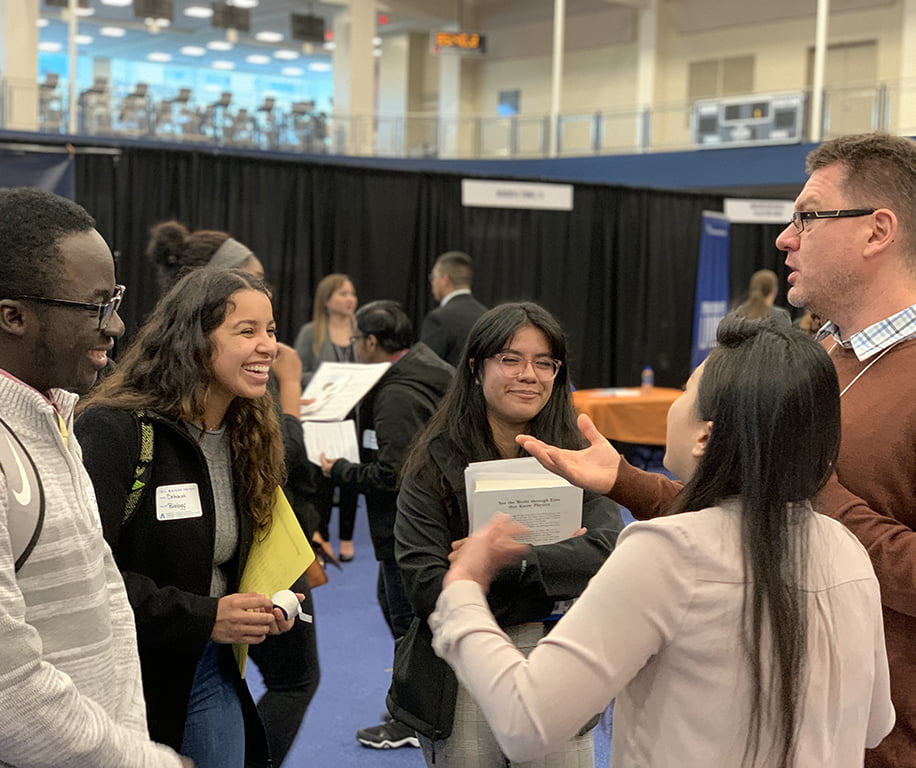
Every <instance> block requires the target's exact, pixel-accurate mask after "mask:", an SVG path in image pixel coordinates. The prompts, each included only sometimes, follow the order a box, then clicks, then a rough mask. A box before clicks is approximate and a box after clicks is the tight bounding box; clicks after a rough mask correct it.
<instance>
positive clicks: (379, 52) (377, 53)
mask: <svg viewBox="0 0 916 768" xmlns="http://www.w3.org/2000/svg"><path fill="white" fill-rule="evenodd" d="M372 55H373V56H375V58H378V57H379V56H381V55H382V49H381V48H376V49H375V50H374V51H372Z"/></svg>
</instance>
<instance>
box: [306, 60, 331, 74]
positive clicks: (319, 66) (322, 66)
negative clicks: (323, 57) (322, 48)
mask: <svg viewBox="0 0 916 768" xmlns="http://www.w3.org/2000/svg"><path fill="white" fill-rule="evenodd" d="M330 71H331V65H330V64H328V63H327V62H326V61H313V62H312V63H311V64H309V72H330Z"/></svg>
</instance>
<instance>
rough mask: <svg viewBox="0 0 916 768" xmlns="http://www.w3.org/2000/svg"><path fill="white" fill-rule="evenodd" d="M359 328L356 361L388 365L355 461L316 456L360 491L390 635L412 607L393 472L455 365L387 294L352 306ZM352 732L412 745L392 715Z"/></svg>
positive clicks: (401, 627)
mask: <svg viewBox="0 0 916 768" xmlns="http://www.w3.org/2000/svg"><path fill="white" fill-rule="evenodd" d="M356 327H357V329H358V332H357V334H356V335H354V336H353V338H352V339H351V340H350V342H351V344H352V345H353V349H354V350H355V351H356V359H357V360H358V361H359V362H361V363H390V364H391V367H390V368H389V369H388V370H387V371H386V372H385V375H384V376H382V378H380V379H379V381H378V383H377V384H376V385H375V386H374V387H373V388H372V390H371V391H370V392H369V393H368V394H367V395H366V396H365V397H364V398H363V400H362V401H361V402H360V404H359V409H358V411H357V423H358V424H359V438H360V440H359V442H360V459H361V461H360V463H359V464H354V463H352V462H349V461H347V460H346V459H331V458H327V457H325V456H324V455H322V457H321V469H322V471H323V472H324V474H325V475H326V476H327V477H330V478H331V479H332V480H334V481H335V482H336V483H337V484H339V485H345V484H349V485H352V486H353V487H355V488H356V489H357V490H358V491H360V492H361V493H364V494H365V496H366V515H367V517H368V518H369V533H370V534H371V536H372V546H373V548H374V549H375V558H376V560H378V566H379V568H378V589H377V597H378V602H379V605H380V606H381V609H382V614H383V615H384V617H385V622H386V623H387V624H388V628H389V629H390V630H391V634H392V636H393V637H394V639H395V640H397V639H398V638H399V637H401V636H402V635H404V634H405V633H406V632H407V630H408V629H409V628H410V622H411V621H412V620H413V611H412V610H411V607H410V602H409V601H408V599H407V593H406V592H405V590H404V584H403V582H402V581H401V573H400V571H399V569H398V564H397V560H395V556H394V520H395V515H396V514H397V500H398V472H399V471H400V469H401V464H402V462H403V460H404V458H405V456H406V454H407V449H408V447H409V446H410V444H411V442H412V441H413V438H414V436H415V435H416V434H417V433H418V432H419V431H420V430H421V429H422V428H423V427H424V426H425V424H426V422H427V421H428V420H429V417H430V416H432V414H433V411H435V410H436V408H437V407H438V405H439V401H440V400H441V399H442V396H443V395H444V394H445V390H446V389H448V386H449V384H450V383H451V381H452V377H453V376H454V373H455V369H454V368H452V366H451V365H449V364H448V363H445V362H443V361H442V360H440V359H439V358H438V357H437V356H436V355H435V354H434V353H433V351H432V350H431V349H430V348H429V347H427V346H426V345H425V344H423V343H422V342H419V343H417V344H413V338H414V337H413V328H412V327H411V324H410V319H409V318H408V317H407V315H406V314H404V310H402V309H401V307H400V305H399V304H398V303H397V302H394V301H373V302H372V303H371V304H366V305H365V306H364V307H361V308H360V309H359V310H358V311H357V312H356ZM356 738H357V740H358V741H359V742H360V744H362V745H363V746H366V747H373V748H375V749H392V748H396V747H404V746H413V747H418V746H419V745H420V744H419V741H418V740H417V737H416V735H415V734H414V732H413V731H412V730H411V729H410V728H408V727H407V726H406V725H404V724H403V723H400V722H398V721H396V720H386V721H385V722H383V723H381V724H380V725H376V726H373V727H371V728H362V729H360V730H359V731H358V732H357V734H356Z"/></svg>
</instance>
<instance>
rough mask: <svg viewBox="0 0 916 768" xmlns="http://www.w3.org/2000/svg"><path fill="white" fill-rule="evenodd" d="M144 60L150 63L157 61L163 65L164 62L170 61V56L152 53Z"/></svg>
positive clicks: (168, 54) (156, 52)
mask: <svg viewBox="0 0 916 768" xmlns="http://www.w3.org/2000/svg"><path fill="white" fill-rule="evenodd" d="M146 58H147V59H149V60H150V61H158V62H160V63H162V64H164V63H165V62H167V61H171V60H172V54H170V53H160V52H158V51H154V52H153V53H150V54H147V56H146Z"/></svg>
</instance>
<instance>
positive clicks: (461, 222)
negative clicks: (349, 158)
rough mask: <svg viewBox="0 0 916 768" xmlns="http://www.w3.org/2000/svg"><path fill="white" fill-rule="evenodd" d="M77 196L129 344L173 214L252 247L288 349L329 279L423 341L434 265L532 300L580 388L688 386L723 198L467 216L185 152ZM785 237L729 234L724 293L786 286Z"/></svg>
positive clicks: (506, 295) (428, 194)
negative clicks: (105, 245) (107, 259)
mask: <svg viewBox="0 0 916 768" xmlns="http://www.w3.org/2000/svg"><path fill="white" fill-rule="evenodd" d="M76 177H77V189H76V199H77V201H78V202H80V203H81V204H82V205H84V206H85V207H86V208H87V209H88V210H89V212H90V213H92V214H93V215H94V216H95V217H96V219H97V221H98V227H99V231H100V232H101V233H102V234H103V235H104V236H105V238H106V239H107V240H108V242H109V244H110V245H111V247H112V250H113V251H114V252H115V254H116V258H117V260H118V278H119V280H120V281H121V282H123V283H124V284H125V285H126V286H127V288H128V292H127V296H126V301H125V303H124V305H123V307H122V315H123V317H124V320H125V322H126V323H127V326H128V335H130V334H132V333H133V331H135V330H136V328H137V327H138V325H139V324H140V323H141V322H142V320H143V318H144V317H145V316H146V314H147V313H148V312H149V310H150V309H151V307H152V305H153V303H154V302H155V299H156V296H157V286H156V279H155V269H154V267H153V265H152V264H150V263H149V262H148V261H147V260H146V258H145V256H144V251H145V248H146V245H147V241H148V231H149V227H150V226H151V225H152V224H155V223H157V222H160V221H164V220H166V219H170V218H177V219H179V220H180V221H182V222H184V223H185V224H186V225H188V226H189V227H190V228H191V229H192V230H193V229H201V228H212V229H221V230H226V231H228V232H230V233H231V234H232V235H233V236H234V237H236V238H237V239H238V240H240V241H241V242H243V243H245V244H246V245H248V246H249V247H250V248H252V250H254V252H255V253H256V254H257V255H258V257H259V258H260V259H261V261H262V262H263V264H264V267H265V270H266V272H267V277H268V281H269V282H270V283H271V284H272V285H273V287H274V304H275V313H276V318H277V322H278V325H279V332H280V333H279V335H280V338H281V340H283V341H286V342H291V341H292V339H293V338H294V336H295V334H296V331H297V330H298V328H299V327H300V325H301V324H302V323H304V322H306V321H307V320H308V319H309V317H310V315H311V309H312V308H311V304H312V293H313V290H314V287H315V285H316V284H317V282H318V280H320V279H321V277H322V276H324V275H325V274H327V273H329V272H345V273H347V274H349V275H350V276H351V277H352V279H353V282H354V284H355V286H356V289H357V292H358V294H359V299H360V302H361V303H366V302H368V301H372V300H374V299H382V298H385V299H394V300H397V301H400V302H401V303H402V304H403V305H404V307H405V310H406V311H407V313H408V315H410V317H411V318H412V319H413V321H414V323H415V326H416V328H417V330H419V325H420V322H421V320H422V318H423V316H424V315H425V313H426V312H428V311H429V310H430V309H431V308H432V306H433V303H434V302H433V299H432V296H431V295H430V293H429V285H428V280H427V276H428V275H429V272H430V269H431V267H432V264H433V262H434V261H435V259H436V256H437V255H438V254H440V253H442V252H444V251H447V250H463V251H466V252H468V253H469V254H471V256H472V257H473V258H474V266H475V279H474V293H475V294H476V295H477V297H478V298H479V299H480V300H481V301H483V302H484V303H486V304H487V305H489V306H492V305H494V304H496V303H499V302H502V301H511V300H523V299H524V300H532V301H536V302H538V303H540V304H542V305H544V306H545V307H547V308H548V309H549V310H550V311H551V312H553V313H554V314H555V315H556V316H557V317H558V318H559V319H560V321H561V322H562V324H563V327H564V328H565V329H566V331H567V333H568V335H569V340H570V368H571V374H572V377H573V381H574V383H575V384H576V385H577V386H578V387H601V386H612V385H613V386H628V385H633V386H635V385H637V384H638V383H639V373H640V370H641V369H642V367H643V366H645V365H651V366H652V367H653V368H654V369H655V372H656V383H657V384H659V385H660V386H680V385H681V384H682V383H683V382H684V381H685V380H686V378H687V376H688V375H689V364H690V346H691V341H692V339H691V337H692V333H693V309H694V306H693V304H694V292H695V282H696V266H697V255H698V254H697V249H698V245H699V236H700V224H701V213H702V211H703V210H721V209H722V198H721V197H719V196H716V195H703V194H693V193H677V192H665V191H657V190H644V189H630V188H621V187H610V186H602V185H590V184H575V185H574V187H575V192H574V207H573V210H572V211H570V212H558V211H531V210H511V209H494V208H464V207H462V206H461V178H462V176H460V175H457V174H440V173H415V172H408V171H386V170H377V169H364V168H358V167H353V166H344V165H333V164H328V163H307V162H302V163H298V162H289V161H280V160H273V159H265V158H259V157H254V156H235V155H224V154H213V153H205V152H198V151H188V150H152V149H140V148H126V149H124V150H123V151H122V153H121V154H120V155H118V156H110V155H109V156H106V155H97V154H79V155H77V174H76ZM778 231H779V228H778V227H762V226H750V225H740V226H734V227H733V228H732V232H733V239H732V243H733V245H732V274H731V281H732V288H733V294H732V295H733V296H735V297H738V296H739V295H740V293H741V291H745V292H746V288H747V280H748V278H749V277H750V274H751V273H752V272H753V271H754V270H755V269H759V268H762V267H768V268H771V269H774V270H775V271H777V273H779V274H781V275H782V276H783V277H784V274H783V272H784V267H783V266H782V256H781V255H780V254H779V252H778V251H776V249H775V247H774V246H773V239H774V238H775V235H776V233H778Z"/></svg>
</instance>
